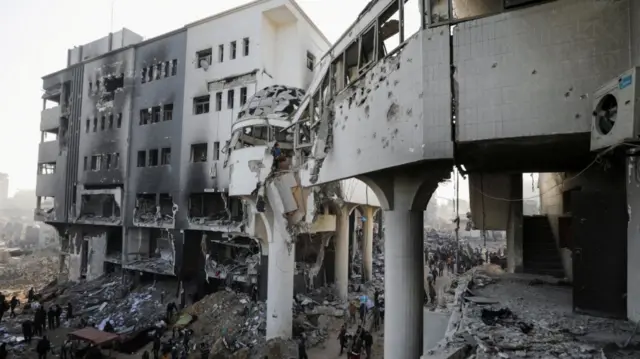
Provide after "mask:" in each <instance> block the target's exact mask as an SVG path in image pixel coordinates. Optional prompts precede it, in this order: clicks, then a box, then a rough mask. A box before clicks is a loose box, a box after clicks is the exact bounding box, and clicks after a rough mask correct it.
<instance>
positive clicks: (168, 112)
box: [162, 103, 173, 121]
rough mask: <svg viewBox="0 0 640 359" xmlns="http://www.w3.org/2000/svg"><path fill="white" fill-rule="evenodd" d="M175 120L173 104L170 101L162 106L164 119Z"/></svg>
mask: <svg viewBox="0 0 640 359" xmlns="http://www.w3.org/2000/svg"><path fill="white" fill-rule="evenodd" d="M171 120H173V104H172V103H168V104H166V105H164V106H162V121H171Z"/></svg>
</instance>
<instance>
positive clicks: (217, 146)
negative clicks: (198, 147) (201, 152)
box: [213, 141, 220, 161]
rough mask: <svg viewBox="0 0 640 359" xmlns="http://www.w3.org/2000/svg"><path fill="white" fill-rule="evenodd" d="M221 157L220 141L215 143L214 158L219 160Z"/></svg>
mask: <svg viewBox="0 0 640 359" xmlns="http://www.w3.org/2000/svg"><path fill="white" fill-rule="evenodd" d="M219 159H220V142H217V141H216V142H214V143H213V160H214V161H218V160H219Z"/></svg>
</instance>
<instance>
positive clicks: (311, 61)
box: [307, 50, 316, 71]
mask: <svg viewBox="0 0 640 359" xmlns="http://www.w3.org/2000/svg"><path fill="white" fill-rule="evenodd" d="M315 66H316V56H315V55H314V54H312V53H311V51H309V50H307V69H308V70H309V71H313V69H314V68H315Z"/></svg>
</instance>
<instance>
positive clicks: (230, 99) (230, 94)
mask: <svg viewBox="0 0 640 359" xmlns="http://www.w3.org/2000/svg"><path fill="white" fill-rule="evenodd" d="M235 102H236V92H235V91H234V90H233V89H230V90H227V110H233V105H234V104H235Z"/></svg>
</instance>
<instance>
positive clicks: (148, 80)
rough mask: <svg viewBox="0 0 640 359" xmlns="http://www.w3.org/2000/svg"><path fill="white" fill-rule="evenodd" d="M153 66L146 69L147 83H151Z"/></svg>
mask: <svg viewBox="0 0 640 359" xmlns="http://www.w3.org/2000/svg"><path fill="white" fill-rule="evenodd" d="M153 69H154V66H149V67H147V82H151V81H153V79H154V78H155V76H154V75H153Z"/></svg>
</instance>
